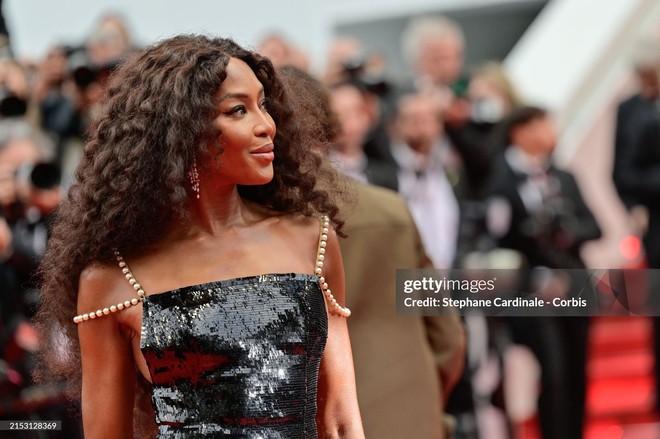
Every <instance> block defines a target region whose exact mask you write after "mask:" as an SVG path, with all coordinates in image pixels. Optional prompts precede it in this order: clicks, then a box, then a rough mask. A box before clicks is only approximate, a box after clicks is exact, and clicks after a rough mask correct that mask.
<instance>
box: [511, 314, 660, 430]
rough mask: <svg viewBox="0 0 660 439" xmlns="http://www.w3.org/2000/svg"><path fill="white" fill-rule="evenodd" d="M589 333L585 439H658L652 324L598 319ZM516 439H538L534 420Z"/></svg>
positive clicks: (639, 320)
mask: <svg viewBox="0 0 660 439" xmlns="http://www.w3.org/2000/svg"><path fill="white" fill-rule="evenodd" d="M590 330H591V332H590V335H589V352H588V360H587V407H586V426H585V435H584V438H585V439H659V438H660V417H659V416H658V414H657V413H656V412H655V409H654V406H655V379H654V377H653V367H654V361H655V360H654V355H653V346H652V336H653V330H652V325H651V320H650V319H648V318H644V317H596V318H593V320H592V325H591V329H590ZM516 437H517V439H540V434H539V431H538V424H537V422H536V419H531V420H529V421H528V422H526V423H524V424H522V425H519V426H518V428H517V431H516Z"/></svg>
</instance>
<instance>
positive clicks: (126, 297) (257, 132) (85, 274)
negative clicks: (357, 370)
mask: <svg viewBox="0 0 660 439" xmlns="http://www.w3.org/2000/svg"><path fill="white" fill-rule="evenodd" d="M292 108H295V106H294V105H293V103H289V102H288V101H287V96H286V94H285V91H284V89H283V87H282V85H281V82H280V80H279V79H278V77H277V75H276V74H275V72H274V70H273V67H272V65H271V63H270V62H269V61H268V60H267V59H265V58H263V57H260V56H259V55H257V54H255V53H252V52H249V51H246V50H244V49H242V48H240V47H239V46H238V45H236V44H235V43H234V42H232V41H231V40H226V39H210V38H207V37H203V36H179V37H174V38H171V39H169V40H165V41H162V42H161V43H159V44H157V45H155V46H153V47H150V48H148V49H146V50H144V51H143V52H141V53H140V54H138V55H136V56H135V57H133V58H131V59H130V60H128V61H126V62H125V63H124V64H123V65H122V66H120V67H119V69H118V71H117V72H116V73H115V75H114V77H113V79H112V80H111V84H110V87H109V91H108V96H107V98H106V101H105V104H104V106H103V110H102V112H101V114H100V116H99V118H98V119H97V121H96V124H95V129H94V130H93V131H92V135H91V138H90V140H89V142H88V143H87V146H86V148H85V151H84V155H83V159H82V162H81V164H80V166H79V168H78V171H77V174H76V175H77V180H76V182H75V183H74V184H73V185H72V187H71V189H70V194H69V197H68V199H67V201H66V202H65V203H64V204H63V206H62V207H61V212H60V215H59V218H58V220H57V223H56V225H55V227H54V230H53V236H52V239H51V242H50V245H49V248H48V250H47V254H46V255H45V258H44V262H43V265H42V277H43V279H44V282H43V286H42V294H43V296H44V304H43V307H42V309H41V312H40V322H41V326H42V329H44V330H50V331H52V332H54V335H53V336H56V335H57V331H58V329H59V328H57V327H53V326H54V325H53V324H52V322H53V319H56V321H57V322H58V323H59V325H60V326H61V327H63V328H64V333H65V334H66V337H67V339H68V340H67V343H66V344H64V345H65V346H66V348H67V353H68V354H69V357H64V356H63V355H62V352H61V351H59V350H57V349H56V348H51V352H50V355H47V356H46V359H47V360H49V362H50V364H51V367H52V368H53V369H54V371H55V372H57V373H59V374H60V375H61V376H64V377H69V378H71V381H73V382H74V383H75V382H77V381H78V380H80V378H81V376H82V410H83V425H84V429H85V436H86V437H87V438H88V439H100V438H106V437H107V438H129V437H133V429H132V424H133V423H132V422H130V420H131V419H132V415H133V413H132V411H133V400H134V399H135V395H136V378H135V377H136V369H137V381H138V384H140V385H138V386H137V390H140V389H146V390H147V392H149V393H151V399H152V402H153V408H154V409H155V420H156V423H157V425H158V431H159V433H158V436H157V437H158V438H188V437H222V436H224V435H226V436H228V437H250V438H252V437H264V438H303V437H304V438H307V437H313V438H314V437H317V426H318V434H319V435H320V436H321V437H350V438H354V437H355V438H361V437H363V436H364V435H363V433H362V427H361V423H360V416H359V410H358V407H357V402H356V396H355V384H354V376H353V368H352V355H351V350H350V344H349V339H348V333H347V330H346V323H345V320H344V319H342V318H341V316H348V314H349V311H348V310H347V309H346V308H343V307H341V306H340V305H339V304H338V302H339V303H343V297H344V291H343V288H344V280H343V268H342V264H341V257H340V254H339V248H338V243H337V237H336V233H335V232H334V231H333V230H331V229H330V226H329V220H328V219H327V217H321V218H322V219H321V220H319V215H320V214H321V213H327V214H328V215H330V218H331V221H332V222H333V224H334V225H335V227H337V229H338V231H339V232H340V230H341V225H342V223H341V221H339V220H338V219H337V218H336V214H337V207H336V205H335V204H334V202H333V201H332V200H331V199H330V198H329V195H328V193H327V192H326V191H322V190H319V189H317V187H320V186H318V184H320V183H321V182H320V181H317V180H320V179H321V178H325V177H326V176H330V175H331V174H330V173H329V171H324V169H325V168H324V167H323V166H321V163H320V159H319V158H317V156H316V155H314V154H312V153H310V152H309V151H311V150H312V149H313V147H314V143H315V142H319V140H315V139H313V138H311V135H306V134H305V133H307V132H308V131H306V130H303V129H299V127H301V126H304V125H302V124H305V123H306V122H305V120H304V115H300V114H295V117H294V112H293V111H292ZM323 187H329V186H327V185H326V184H323ZM271 273H275V274H271ZM281 273H287V274H281ZM293 273H296V274H293ZM328 285H330V286H331V287H332V292H330V289H329V288H328ZM322 293H323V294H322ZM333 294H334V295H335V296H336V299H335V298H334V297H333ZM324 296H325V298H326V299H325V300H324V299H323V297H324ZM76 309H77V312H76ZM326 309H327V311H326ZM74 315H75V317H74ZM72 318H73V320H72ZM76 326H77V327H76ZM326 336H327V337H326ZM326 339H327V341H326ZM60 345H61V343H60ZM324 347H325V349H324ZM80 368H81V369H80ZM317 372H318V374H317ZM317 380H318V382H317ZM149 383H150V384H149ZM317 384H318V386H317ZM317 388H318V394H317ZM137 394H138V396H139V392H137ZM137 399H138V402H140V400H141V398H139V397H138V398H137ZM317 402H318V409H317ZM136 407H141V406H140V405H139V404H138V405H137V406H136ZM136 412H137V414H140V413H143V412H144V410H143V409H141V408H138V409H137V410H136ZM152 416H153V415H152ZM152 419H153V418H152ZM136 424H138V428H136V431H137V432H139V433H144V432H145V427H144V426H142V425H141V423H139V422H136ZM152 424H153V421H152Z"/></svg>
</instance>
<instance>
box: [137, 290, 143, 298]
mask: <svg viewBox="0 0 660 439" xmlns="http://www.w3.org/2000/svg"><path fill="white" fill-rule="evenodd" d="M137 293H138V295H140V296H142V297H144V290H143V289H139V290H138V292H137Z"/></svg>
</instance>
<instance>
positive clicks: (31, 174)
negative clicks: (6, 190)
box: [16, 162, 62, 190]
mask: <svg viewBox="0 0 660 439" xmlns="http://www.w3.org/2000/svg"><path fill="white" fill-rule="evenodd" d="M16 178H17V179H18V180H19V181H23V182H27V183H28V184H29V185H30V186H31V187H32V188H35V189H41V190H48V189H53V188H55V187H57V186H58V185H59V184H60V180H61V178H62V172H61V171H60V168H59V166H57V165H54V164H52V163H47V162H39V163H30V164H26V165H23V166H21V167H20V168H19V169H18V171H17V172H16Z"/></svg>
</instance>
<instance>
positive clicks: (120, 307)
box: [117, 303, 124, 311]
mask: <svg viewBox="0 0 660 439" xmlns="http://www.w3.org/2000/svg"><path fill="white" fill-rule="evenodd" d="M117 309H118V310H120V311H121V310H122V309H124V304H123V303H118V304H117Z"/></svg>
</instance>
